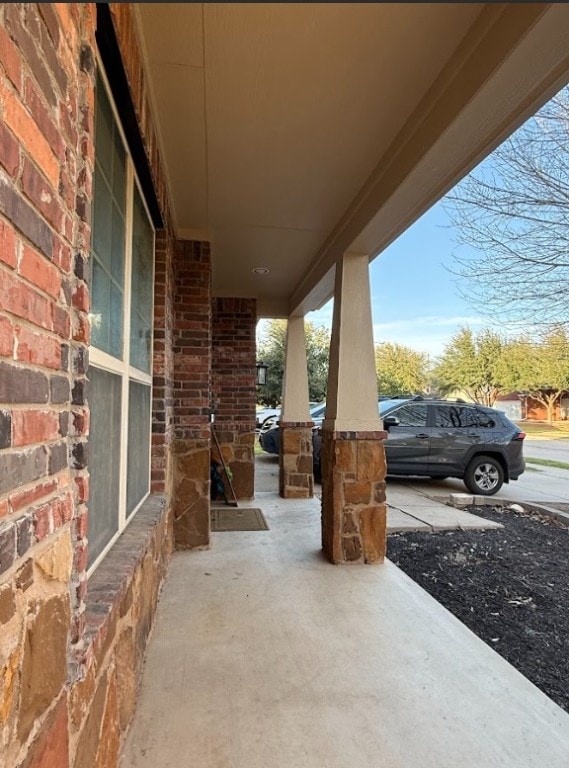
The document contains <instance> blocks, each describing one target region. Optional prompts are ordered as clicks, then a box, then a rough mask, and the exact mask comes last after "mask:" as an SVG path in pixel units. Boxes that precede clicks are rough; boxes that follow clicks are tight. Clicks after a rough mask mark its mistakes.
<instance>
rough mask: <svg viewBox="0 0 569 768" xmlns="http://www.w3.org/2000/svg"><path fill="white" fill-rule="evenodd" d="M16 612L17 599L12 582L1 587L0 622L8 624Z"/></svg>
mask: <svg viewBox="0 0 569 768" xmlns="http://www.w3.org/2000/svg"><path fill="white" fill-rule="evenodd" d="M15 613H16V600H15V595H14V587H13V586H12V584H5V585H4V586H3V587H2V588H1V589H0V624H7V623H8V622H9V621H10V619H11V618H12V617H13V616H14V614H15Z"/></svg>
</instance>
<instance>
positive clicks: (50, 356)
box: [0, 326, 61, 371]
mask: <svg viewBox="0 0 569 768" xmlns="http://www.w3.org/2000/svg"><path fill="white" fill-rule="evenodd" d="M0 327H1V326H0ZM0 333H1V331H0ZM16 338H17V340H18V345H17V347H16V360H21V361H22V362H24V363H33V364H34V365H41V366H43V367H44V368H53V369H54V370H56V371H58V370H59V369H60V367H61V343H60V342H59V341H56V340H55V339H53V338H51V337H50V336H46V335H45V334H44V335H42V334H39V333H34V332H33V331H31V330H29V329H28V328H23V327H22V326H17V327H16Z"/></svg>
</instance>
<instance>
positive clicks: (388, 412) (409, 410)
mask: <svg viewBox="0 0 569 768" xmlns="http://www.w3.org/2000/svg"><path fill="white" fill-rule="evenodd" d="M379 412H380V414H381V416H382V418H383V425H384V429H386V430H387V435H388V436H387V440H386V442H385V454H386V458H387V473H388V474H389V475H407V476H410V475H411V476H412V475H414V476H423V477H425V476H426V477H433V478H441V479H442V478H446V477H459V478H461V479H462V480H463V481H464V484H465V485H466V487H467V488H468V490H469V491H470V492H471V493H476V494H481V495H483V496H491V495H492V494H494V493H497V492H498V491H499V490H500V488H501V487H502V484H503V483H504V482H506V483H507V482H509V481H510V480H517V479H518V477H519V476H520V475H521V474H522V473H523V471H524V469H525V461H524V458H523V440H524V438H525V433H524V432H522V430H520V429H519V427H518V426H517V425H516V424H514V423H513V422H512V421H510V419H508V417H507V416H506V415H505V414H504V413H502V412H501V411H497V410H495V409H494V408H487V407H485V406H482V405H478V404H476V403H465V402H462V401H449V400H430V399H426V398H422V397H420V396H418V397H415V398H412V399H408V400H400V399H399V400H381V401H380V402H379ZM277 431H278V428H275V429H273V430H269V431H268V432H267V433H266V434H265V436H264V437H265V440H264V443H265V444H263V443H262V447H263V448H264V450H268V451H269V452H270V453H278V451H279V440H278V435H277V434H276V432H277ZM271 433H273V435H272V436H271V437H269V435H271ZM321 439H322V438H321V435H320V433H319V430H318V429H315V430H314V437H313V445H314V477H315V479H320V476H321V468H320V447H321ZM265 446H267V447H265Z"/></svg>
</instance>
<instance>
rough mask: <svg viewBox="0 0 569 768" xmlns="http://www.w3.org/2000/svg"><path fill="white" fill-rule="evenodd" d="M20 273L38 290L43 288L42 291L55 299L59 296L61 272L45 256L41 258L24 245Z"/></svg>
mask: <svg viewBox="0 0 569 768" xmlns="http://www.w3.org/2000/svg"><path fill="white" fill-rule="evenodd" d="M18 271H19V272H20V274H21V275H22V277H25V278H26V279H27V280H29V281H30V283H33V284H34V285H35V286H36V287H37V288H41V290H42V291H45V292H46V293H49V295H50V296H52V297H53V298H54V299H56V298H57V297H58V296H59V291H60V289H61V273H60V271H59V270H58V269H57V267H54V265H53V264H52V263H51V262H50V261H48V260H47V259H46V258H45V256H41V255H40V254H39V253H38V252H37V251H35V250H34V249H33V248H30V247H29V246H28V245H24V249H23V253H22V260H21V262H20V268H19V270H18Z"/></svg>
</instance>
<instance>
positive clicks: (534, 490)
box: [387, 454, 569, 504]
mask: <svg viewBox="0 0 569 768" xmlns="http://www.w3.org/2000/svg"><path fill="white" fill-rule="evenodd" d="M528 455H529V454H528ZM528 466H529V468H528V469H526V471H525V472H524V474H523V475H522V476H521V477H520V478H519V480H515V481H513V482H511V483H504V485H503V486H502V488H501V490H500V492H499V493H498V494H497V497H498V498H500V499H507V500H508V501H519V502H524V501H526V502H531V501H533V502H537V503H541V504H548V503H552V504H555V503H566V504H567V503H569V470H567V469H554V468H552V467H537V466H531V465H528ZM402 488H405V489H406V490H408V491H413V492H414V493H416V494H417V495H418V496H429V497H431V498H433V497H434V498H440V497H448V495H449V494H451V493H468V491H467V489H466V488H465V486H464V483H463V482H462V481H461V480H456V479H454V478H448V479H447V480H424V479H420V478H409V477H401V478H394V477H390V478H388V480H387V503H388V504H389V497H390V491H391V492H392V493H393V494H394V493H395V492H397V491H400V490H401V489H402ZM492 498H493V497H492V496H489V497H488V499H489V502H490V503H491V501H492Z"/></svg>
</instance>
